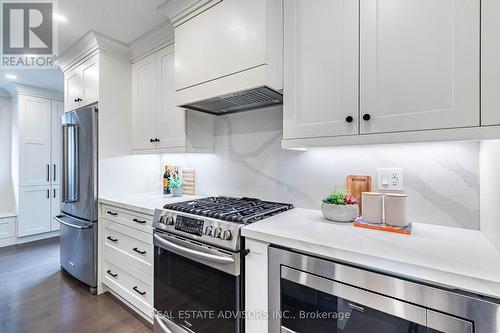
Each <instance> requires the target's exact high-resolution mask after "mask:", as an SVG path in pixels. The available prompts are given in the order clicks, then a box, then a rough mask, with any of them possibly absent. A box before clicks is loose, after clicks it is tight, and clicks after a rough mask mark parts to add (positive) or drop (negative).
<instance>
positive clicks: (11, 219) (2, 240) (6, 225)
mask: <svg viewBox="0 0 500 333" xmlns="http://www.w3.org/2000/svg"><path fill="white" fill-rule="evenodd" d="M15 243H16V217H15V216H2V215H0V247H2V246H9V245H12V244H15Z"/></svg>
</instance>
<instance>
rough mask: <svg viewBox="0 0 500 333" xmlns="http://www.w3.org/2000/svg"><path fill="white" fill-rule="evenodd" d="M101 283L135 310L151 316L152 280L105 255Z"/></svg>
mask: <svg viewBox="0 0 500 333" xmlns="http://www.w3.org/2000/svg"><path fill="white" fill-rule="evenodd" d="M101 274H102V281H103V283H104V284H105V285H106V286H107V287H108V288H110V289H111V290H113V291H114V292H115V293H117V294H118V295H119V296H121V297H123V298H124V299H125V300H126V301H128V302H130V304H132V305H133V306H135V307H136V308H137V309H139V310H140V311H142V312H143V313H145V314H147V315H148V316H150V317H151V316H152V303H153V287H152V278H151V276H149V275H146V274H145V273H144V272H142V271H140V270H138V269H136V268H135V267H132V266H130V265H128V264H126V263H125V262H123V261H121V260H119V259H116V258H114V257H112V256H110V255H107V254H105V255H104V257H103V271H102V272H101Z"/></svg>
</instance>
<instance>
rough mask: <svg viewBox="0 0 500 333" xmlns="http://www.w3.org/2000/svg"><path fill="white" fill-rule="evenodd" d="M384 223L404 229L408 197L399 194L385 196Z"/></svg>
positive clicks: (406, 221)
mask: <svg viewBox="0 0 500 333" xmlns="http://www.w3.org/2000/svg"><path fill="white" fill-rule="evenodd" d="M384 201H385V223H386V224H389V225H392V226H396V227H406V226H407V225H408V223H409V220H408V196H407V195H406V194H399V193H386V194H385V198H384Z"/></svg>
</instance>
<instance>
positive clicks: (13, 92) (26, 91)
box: [5, 83, 64, 101]
mask: <svg viewBox="0 0 500 333" xmlns="http://www.w3.org/2000/svg"><path fill="white" fill-rule="evenodd" d="M5 90H7V92H8V93H9V95H10V96H11V97H16V96H17V95H19V94H21V95H29V96H36V97H43V98H50V99H55V100H59V101H62V100H63V98H64V96H63V93H62V92H60V91H55V90H49V89H42V88H38V87H34V86H30V85H27V84H21V83H9V84H8V85H7V86H6V87H5Z"/></svg>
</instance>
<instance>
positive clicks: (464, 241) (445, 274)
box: [242, 208, 500, 298]
mask: <svg viewBox="0 0 500 333" xmlns="http://www.w3.org/2000/svg"><path fill="white" fill-rule="evenodd" d="M242 235H243V236H245V237H248V238H252V239H256V240H260V241H264V242H267V243H271V244H275V245H279V246H283V247H287V248H291V249H295V250H298V251H301V252H306V253H310V254H314V255H318V256H321V257H326V258H330V259H333V260H338V261H344V262H349V263H352V264H355V265H358V266H362V267H367V268H370V269H375V270H378V271H380V272H385V273H391V274H396V275H399V276H402V277H405V278H409V279H412V280H416V281H421V282H427V283H431V284H435V285H439V286H442V287H446V288H450V289H460V290H464V291H468V292H473V293H477V294H481V295H485V296H491V297H495V298H500V252H499V251H498V250H497V249H496V248H495V247H494V246H493V245H492V244H491V243H490V241H489V240H488V239H487V238H486V236H484V235H483V234H482V233H481V232H480V231H475V230H466V229H459V228H451V227H443V226H436V225H429V224H413V230H412V234H411V235H402V234H396V233H390V232H384V231H378V230H369V229H363V228H357V227H354V226H353V225H352V224H338V223H330V222H327V221H325V220H324V219H323V217H322V216H321V212H320V211H317V210H310V209H300V208H295V209H292V210H290V211H287V212H285V213H282V214H279V215H276V216H273V217H271V218H268V219H265V220H263V221H260V222H257V223H253V224H251V225H248V226H246V227H244V228H242Z"/></svg>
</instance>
